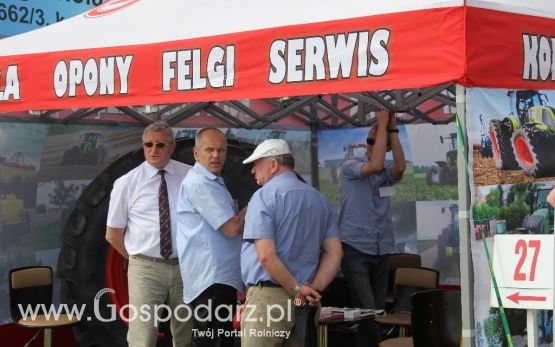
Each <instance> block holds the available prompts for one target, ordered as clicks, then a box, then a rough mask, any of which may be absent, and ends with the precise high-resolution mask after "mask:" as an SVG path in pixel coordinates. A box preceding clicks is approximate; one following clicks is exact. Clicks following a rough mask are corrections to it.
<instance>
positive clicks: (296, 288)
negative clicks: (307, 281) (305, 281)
mask: <svg viewBox="0 0 555 347" xmlns="http://www.w3.org/2000/svg"><path fill="white" fill-rule="evenodd" d="M302 286H303V285H302V284H300V283H299V282H297V283H295V287H293V293H295V295H297V294H299V291H300V290H301V287H302Z"/></svg>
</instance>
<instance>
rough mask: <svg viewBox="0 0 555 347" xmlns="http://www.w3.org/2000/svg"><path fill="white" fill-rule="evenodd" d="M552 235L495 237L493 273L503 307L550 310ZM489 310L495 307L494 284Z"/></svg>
mask: <svg viewBox="0 0 555 347" xmlns="http://www.w3.org/2000/svg"><path fill="white" fill-rule="evenodd" d="M554 248H555V239H554V237H553V235H495V237H494V249H493V270H494V272H495V278H496V280H497V286H498V287H499V294H500V295H501V300H502V304H503V307H505V308H520V309H548V310H552V309H553V296H554V295H553V267H554V264H553V259H554V258H553V249H554ZM490 302H491V306H493V307H498V306H499V305H498V304H497V298H496V297H495V290H494V288H493V281H492V283H491V295H490Z"/></svg>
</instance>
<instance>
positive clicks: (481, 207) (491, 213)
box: [473, 203, 500, 221]
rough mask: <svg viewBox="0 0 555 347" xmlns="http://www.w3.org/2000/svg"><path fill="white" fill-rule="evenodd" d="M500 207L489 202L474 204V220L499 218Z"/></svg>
mask: <svg viewBox="0 0 555 347" xmlns="http://www.w3.org/2000/svg"><path fill="white" fill-rule="evenodd" d="M499 210H500V209H499V207H497V206H490V205H489V204H487V203H485V204H476V205H475V206H474V211H473V212H474V220H475V221H486V220H490V219H497V216H498V215H499Z"/></svg>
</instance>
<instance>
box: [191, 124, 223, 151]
mask: <svg viewBox="0 0 555 347" xmlns="http://www.w3.org/2000/svg"><path fill="white" fill-rule="evenodd" d="M209 130H214V131H217V132H219V133H220V134H222V135H224V133H222V131H221V130H220V129H218V128H203V129H200V131H199V132H198V133H197V134H196V135H195V147H197V148H200V141H201V140H202V134H204V133H205V132H206V131H209ZM224 137H225V135H224Z"/></svg>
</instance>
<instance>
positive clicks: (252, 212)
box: [243, 191, 275, 240]
mask: <svg viewBox="0 0 555 347" xmlns="http://www.w3.org/2000/svg"><path fill="white" fill-rule="evenodd" d="M259 192H260V191H259ZM259 192H256V193H255V194H254V195H253V196H252V199H251V201H250V202H249V207H248V209H247V215H246V216H245V232H244V234H243V239H244V240H257V239H273V238H274V222H273V220H274V216H273V213H274V211H275V209H274V208H272V206H271V205H272V204H271V203H269V202H267V201H265V199H263V198H262V194H260V193H259Z"/></svg>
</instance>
